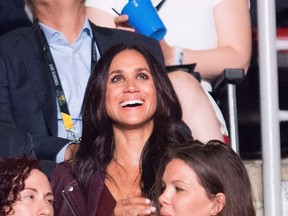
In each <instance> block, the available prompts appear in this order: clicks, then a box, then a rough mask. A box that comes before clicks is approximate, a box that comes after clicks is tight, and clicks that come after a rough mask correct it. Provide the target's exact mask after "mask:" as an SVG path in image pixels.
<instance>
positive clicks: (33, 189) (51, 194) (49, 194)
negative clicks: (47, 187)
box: [23, 188, 54, 197]
mask: <svg viewBox="0 0 288 216" xmlns="http://www.w3.org/2000/svg"><path fill="white" fill-rule="evenodd" d="M24 190H32V191H34V192H36V193H37V192H38V190H37V189H35V188H24V189H23V191H24ZM47 196H54V195H53V193H52V192H47V193H46V194H45V195H44V197H47Z"/></svg>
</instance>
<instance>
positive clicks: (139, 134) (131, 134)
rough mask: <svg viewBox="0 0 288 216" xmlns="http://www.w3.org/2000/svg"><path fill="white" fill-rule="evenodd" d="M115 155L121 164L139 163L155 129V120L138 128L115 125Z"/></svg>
mask: <svg viewBox="0 0 288 216" xmlns="http://www.w3.org/2000/svg"><path fill="white" fill-rule="evenodd" d="M113 131H114V139H115V152H114V157H115V159H116V160H117V161H118V162H119V163H120V164H131V165H133V164H134V165H137V166H138V165H139V161H140V157H141V153H142V150H143V148H144V145H145V144H146V142H147V140H148V139H149V137H150V136H151V133H152V131H153V122H151V123H150V124H148V125H146V126H145V127H141V128H138V129H129V130H123V128H118V127H114V128H113Z"/></svg>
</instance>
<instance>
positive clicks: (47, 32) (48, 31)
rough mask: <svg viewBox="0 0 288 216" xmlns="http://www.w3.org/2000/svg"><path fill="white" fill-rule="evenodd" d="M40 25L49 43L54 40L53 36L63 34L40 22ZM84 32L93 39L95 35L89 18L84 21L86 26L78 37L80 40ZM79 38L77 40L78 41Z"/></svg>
mask: <svg viewBox="0 0 288 216" xmlns="http://www.w3.org/2000/svg"><path fill="white" fill-rule="evenodd" d="M39 25H40V27H41V29H42V31H43V32H44V35H45V37H46V38H47V41H48V43H50V41H51V39H52V38H53V36H54V35H55V34H59V33H61V32H60V31H58V30H55V29H53V28H51V27H49V26H47V25H45V24H43V23H41V22H39ZM83 32H86V33H87V35H88V36H89V37H90V38H91V39H92V38H93V33H92V29H91V26H90V23H89V21H88V18H87V17H86V18H85V21H84V25H83V27H82V30H81V31H80V33H79V35H78V38H79V37H80V35H81V34H82V33H83ZM78 38H77V39H76V40H78Z"/></svg>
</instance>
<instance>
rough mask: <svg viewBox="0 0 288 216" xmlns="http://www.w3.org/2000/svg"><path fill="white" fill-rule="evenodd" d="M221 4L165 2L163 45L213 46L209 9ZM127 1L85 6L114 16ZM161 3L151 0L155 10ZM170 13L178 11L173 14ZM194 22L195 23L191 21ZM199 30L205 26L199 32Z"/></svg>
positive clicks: (213, 0)
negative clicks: (164, 43)
mask: <svg viewBox="0 0 288 216" xmlns="http://www.w3.org/2000/svg"><path fill="white" fill-rule="evenodd" d="M221 1H222V0H166V2H165V3H164V5H163V7H162V8H161V9H160V11H159V15H160V17H161V19H162V21H163V23H164V25H165V26H166V28H167V34H166V36H165V39H166V41H167V42H168V43H169V44H170V45H171V46H179V47H183V48H189V49H194V50H203V49H211V48H215V47H216V46H217V34H216V28H215V23H214V17H213V16H214V15H213V9H214V7H215V6H216V5H217V4H219V2H221ZM127 2H128V0H86V6H90V7H95V8H99V9H102V10H104V11H106V12H108V13H111V14H113V15H116V14H115V12H114V11H113V10H112V8H115V9H116V10H117V11H118V12H120V13H121V10H122V9H123V7H124V5H125V4H126V3H127ZM159 2H161V0H152V3H153V5H154V6H156V5H157V4H158V3H159ZM173 11H181V13H177V15H175V13H174V12H173ZM195 20H197V21H195ZM203 26H206V27H205V28H203Z"/></svg>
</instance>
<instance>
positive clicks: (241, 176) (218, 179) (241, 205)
mask: <svg viewBox="0 0 288 216" xmlns="http://www.w3.org/2000/svg"><path fill="white" fill-rule="evenodd" d="M173 159H180V160H183V161H184V162H185V163H186V164H188V165H189V166H190V167H191V168H192V169H193V170H194V172H195V173H196V175H197V176H198V178H199V182H200V184H201V185H202V186H203V187H204V189H205V190H206V192H207V194H208V196H209V197H213V195H216V194H217V193H224V194H225V197H226V202H225V206H224V208H223V209H222V211H221V212H220V213H219V215H220V216H231V215H237V216H255V215H256V213H255V209H254V204H253V198H252V189H251V183H250V179H249V176H248V173H247V170H246V168H245V166H244V164H243V162H242V161H241V158H240V157H239V156H238V155H237V154H236V153H235V152H234V151H233V149H232V148H230V147H229V146H227V145H226V144H224V143H223V142H221V141H218V140H211V141H209V142H208V143H206V144H203V143H201V142H200V141H198V140H194V141H187V142H183V143H172V144H171V145H169V147H168V148H167V151H166V152H165V153H164V155H163V157H162V160H161V163H160V164H161V165H160V167H159V170H158V172H157V176H156V183H155V186H154V191H153V197H154V199H155V200H154V201H155V203H157V206H158V209H159V208H160V203H159V200H158V198H159V196H160V195H161V193H162V176H163V173H164V171H165V167H166V165H167V164H168V163H169V162H170V161H171V160H173Z"/></svg>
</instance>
